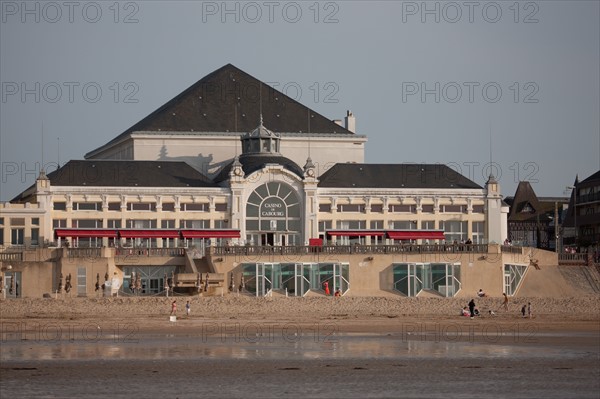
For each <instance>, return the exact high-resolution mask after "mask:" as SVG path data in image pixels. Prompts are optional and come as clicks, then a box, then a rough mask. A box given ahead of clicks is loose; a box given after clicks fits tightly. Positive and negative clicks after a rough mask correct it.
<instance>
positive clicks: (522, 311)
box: [521, 305, 527, 318]
mask: <svg viewBox="0 0 600 399" xmlns="http://www.w3.org/2000/svg"><path fill="white" fill-rule="evenodd" d="M526 310H527V305H523V307H522V308H521V314H522V315H523V318H525V311H526Z"/></svg>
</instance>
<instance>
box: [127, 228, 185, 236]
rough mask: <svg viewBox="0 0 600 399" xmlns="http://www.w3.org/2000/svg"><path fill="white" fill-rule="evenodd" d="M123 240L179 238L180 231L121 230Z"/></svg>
mask: <svg viewBox="0 0 600 399" xmlns="http://www.w3.org/2000/svg"><path fill="white" fill-rule="evenodd" d="M119 236H121V238H179V230H165V229H127V230H119Z"/></svg>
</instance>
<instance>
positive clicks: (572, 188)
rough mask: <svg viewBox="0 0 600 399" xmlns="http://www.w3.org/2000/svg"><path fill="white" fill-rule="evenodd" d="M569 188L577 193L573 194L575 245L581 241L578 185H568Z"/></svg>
mask: <svg viewBox="0 0 600 399" xmlns="http://www.w3.org/2000/svg"><path fill="white" fill-rule="evenodd" d="M567 190H573V192H574V193H575V194H574V196H573V214H574V215H575V216H574V219H573V223H574V224H575V245H577V244H578V242H579V230H578V229H577V186H567Z"/></svg>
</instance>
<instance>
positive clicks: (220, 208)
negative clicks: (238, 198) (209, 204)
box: [215, 204, 227, 212]
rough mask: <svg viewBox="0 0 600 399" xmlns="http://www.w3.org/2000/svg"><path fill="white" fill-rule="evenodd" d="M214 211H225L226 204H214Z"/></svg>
mask: <svg viewBox="0 0 600 399" xmlns="http://www.w3.org/2000/svg"><path fill="white" fill-rule="evenodd" d="M215 211H216V212H227V204H215Z"/></svg>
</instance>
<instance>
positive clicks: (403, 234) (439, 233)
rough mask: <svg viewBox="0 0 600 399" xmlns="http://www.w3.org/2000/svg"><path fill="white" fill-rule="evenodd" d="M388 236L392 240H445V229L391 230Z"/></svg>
mask: <svg viewBox="0 0 600 399" xmlns="http://www.w3.org/2000/svg"><path fill="white" fill-rule="evenodd" d="M387 236H388V238H391V239H392V240H444V239H445V238H446V236H444V231H443V230H389V231H388V232H387Z"/></svg>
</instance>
